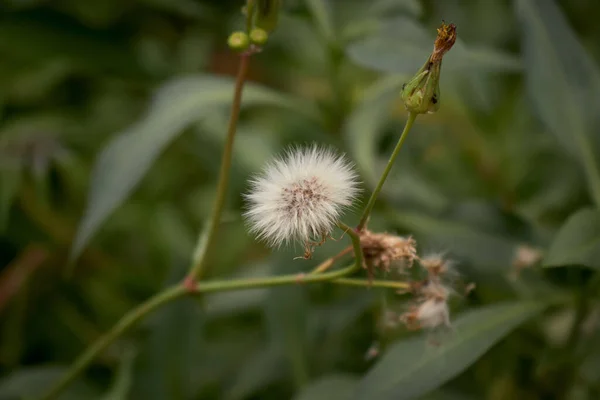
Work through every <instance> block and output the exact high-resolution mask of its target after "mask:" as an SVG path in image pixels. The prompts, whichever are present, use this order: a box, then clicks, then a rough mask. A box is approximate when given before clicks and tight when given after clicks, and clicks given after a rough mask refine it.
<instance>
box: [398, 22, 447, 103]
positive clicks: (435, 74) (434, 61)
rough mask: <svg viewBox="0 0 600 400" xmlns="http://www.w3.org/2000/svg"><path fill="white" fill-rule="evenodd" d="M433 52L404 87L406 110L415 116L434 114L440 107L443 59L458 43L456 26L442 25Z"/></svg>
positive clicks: (403, 94)
mask: <svg viewBox="0 0 600 400" xmlns="http://www.w3.org/2000/svg"><path fill="white" fill-rule="evenodd" d="M437 32H438V34H437V38H436V39H435V43H434V46H433V52H432V53H431V55H430V56H429V59H428V60H427V62H426V63H425V64H424V65H423V66H422V67H421V69H420V70H419V71H418V72H417V73H416V75H415V76H414V77H413V78H412V79H411V80H410V81H408V82H407V83H406V84H404V86H403V87H402V100H403V101H404V105H405V106H406V109H407V110H408V111H410V112H412V113H415V114H424V113H433V112H436V111H437V110H438V109H439V107H440V71H441V68H442V58H443V57H444V54H446V52H448V50H450V49H451V48H452V46H453V45H454V42H456V26H455V25H454V24H449V25H447V24H445V23H442V25H441V26H440V27H439V28H438V30H437Z"/></svg>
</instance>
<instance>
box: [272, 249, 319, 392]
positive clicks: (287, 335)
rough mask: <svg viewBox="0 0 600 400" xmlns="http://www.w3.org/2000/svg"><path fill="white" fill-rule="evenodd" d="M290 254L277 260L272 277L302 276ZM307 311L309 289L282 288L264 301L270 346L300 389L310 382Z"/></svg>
mask: <svg viewBox="0 0 600 400" xmlns="http://www.w3.org/2000/svg"><path fill="white" fill-rule="evenodd" d="M292 259H293V255H292V252H291V251H287V252H281V253H280V254H278V255H276V256H275V257H274V262H273V272H272V274H273V275H277V274H284V273H294V272H299V271H298V270H297V268H298V267H300V265H299V264H295V263H291V262H290V260H292ZM308 311H309V299H308V296H307V293H306V288H305V287H302V286H299V285H295V286H291V287H290V286H281V287H274V288H272V289H269V293H268V295H267V298H266V299H265V316H266V321H267V326H268V328H269V334H270V337H271V342H272V343H273V344H274V346H276V347H277V348H278V349H279V350H280V352H281V353H283V354H284V356H285V357H286V362H287V364H288V365H289V370H290V372H291V374H292V376H293V378H294V382H295V384H296V386H297V387H300V386H302V385H303V384H305V383H306V381H307V380H308V375H309V371H308V365H307V364H308V362H307V361H308V357H307V356H308V353H309V352H308V324H307V319H308V314H309V313H308Z"/></svg>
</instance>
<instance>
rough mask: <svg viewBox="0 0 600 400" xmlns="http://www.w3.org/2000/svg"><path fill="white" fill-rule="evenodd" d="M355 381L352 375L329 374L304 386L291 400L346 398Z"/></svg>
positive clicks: (351, 390)
mask: <svg viewBox="0 0 600 400" xmlns="http://www.w3.org/2000/svg"><path fill="white" fill-rule="evenodd" d="M357 383H358V379H357V378H356V377H355V376H352V375H348V374H333V375H329V376H326V377H324V378H321V379H318V380H316V381H313V382H312V383H311V384H310V385H308V386H306V387H304V388H303V389H302V390H301V391H300V392H299V393H298V394H297V395H296V396H294V398H293V400H348V399H351V398H352V393H353V392H354V390H355V388H356V385H357Z"/></svg>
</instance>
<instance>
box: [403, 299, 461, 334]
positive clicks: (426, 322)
mask: <svg viewBox="0 0 600 400" xmlns="http://www.w3.org/2000/svg"><path fill="white" fill-rule="evenodd" d="M402 321H403V322H404V323H405V324H406V326H407V327H408V328H409V329H421V328H424V329H433V328H437V327H439V326H447V327H449V326H450V310H449V309H448V304H447V303H446V301H444V300H438V299H428V300H425V301H424V302H423V303H421V304H419V305H417V306H413V307H412V309H411V310H410V311H409V312H408V313H406V314H404V315H403V316H402Z"/></svg>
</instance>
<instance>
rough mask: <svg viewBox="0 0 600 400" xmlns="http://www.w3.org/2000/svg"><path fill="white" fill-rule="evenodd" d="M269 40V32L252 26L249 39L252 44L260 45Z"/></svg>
mask: <svg viewBox="0 0 600 400" xmlns="http://www.w3.org/2000/svg"><path fill="white" fill-rule="evenodd" d="M267 40H269V34H268V33H267V31H265V30H264V29H260V28H254V29H252V30H251V31H250V41H251V42H252V44H255V45H257V46H262V45H264V44H265V43H267Z"/></svg>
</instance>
